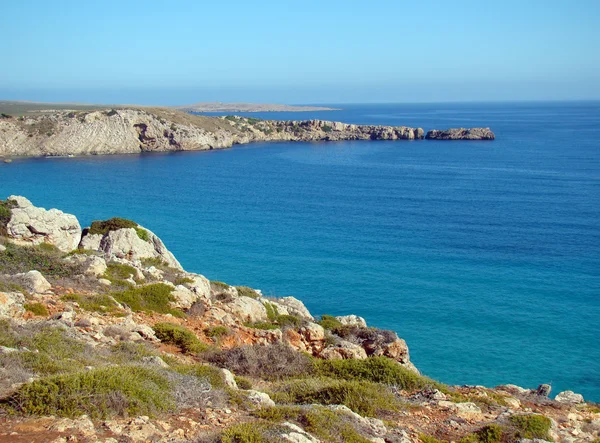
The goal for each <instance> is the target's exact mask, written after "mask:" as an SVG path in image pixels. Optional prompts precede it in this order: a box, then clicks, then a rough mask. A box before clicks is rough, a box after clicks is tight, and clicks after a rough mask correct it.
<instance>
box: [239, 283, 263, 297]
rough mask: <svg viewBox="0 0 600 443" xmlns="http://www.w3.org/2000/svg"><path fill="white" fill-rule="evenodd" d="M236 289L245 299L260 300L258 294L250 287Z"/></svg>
mask: <svg viewBox="0 0 600 443" xmlns="http://www.w3.org/2000/svg"><path fill="white" fill-rule="evenodd" d="M235 289H237V291H238V294H239V295H241V296H243V297H250V298H258V292H256V291H255V290H254V289H252V288H249V287H248V286H236V287H235Z"/></svg>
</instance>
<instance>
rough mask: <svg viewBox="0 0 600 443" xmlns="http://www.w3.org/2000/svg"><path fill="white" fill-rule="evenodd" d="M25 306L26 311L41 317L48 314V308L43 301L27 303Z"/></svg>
mask: <svg viewBox="0 0 600 443" xmlns="http://www.w3.org/2000/svg"><path fill="white" fill-rule="evenodd" d="M23 307H24V308H25V310H26V311H29V312H31V313H32V314H34V315H39V316H40V317H47V316H48V308H46V305H44V304H42V303H25V304H24V305H23Z"/></svg>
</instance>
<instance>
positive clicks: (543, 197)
mask: <svg viewBox="0 0 600 443" xmlns="http://www.w3.org/2000/svg"><path fill="white" fill-rule="evenodd" d="M332 106H334V107H339V108H341V110H339V111H320V112H303V113H285V112H283V113H281V112H278V113H260V114H256V113H252V114H246V115H248V116H252V117H258V118H268V119H286V120H288V119H292V120H301V119H313V118H318V119H326V120H334V121H343V122H346V123H356V124H378V125H406V126H417V127H422V128H424V129H425V130H426V131H427V130H429V129H433V128H436V129H444V128H449V127H479V126H483V127H490V128H491V129H492V130H493V131H494V133H495V134H496V140H494V141H452V142H450V141H429V140H420V141H347V142H318V143H280V142H270V143H256V144H251V145H244V146H235V147H233V148H232V149H226V150H213V151H205V152H177V153H153V154H141V155H121V156H97V157H82V158H54V159H22V160H19V159H17V160H15V161H13V162H12V163H11V164H0V198H5V197H7V196H9V195H11V194H16V195H24V196H26V197H28V198H29V199H30V200H31V201H32V202H33V203H34V204H35V205H37V206H43V207H46V208H60V209H62V210H63V211H65V212H69V213H72V214H75V215H76V216H77V217H78V218H79V220H80V222H81V223H82V225H89V224H90V222H91V221H92V220H96V219H106V218H109V217H114V216H120V217H125V218H131V219H134V220H136V221H137V222H138V223H140V224H142V225H144V226H146V227H147V228H149V229H151V230H152V231H154V232H155V233H156V234H157V235H159V236H160V237H161V238H162V239H163V240H164V242H165V243H166V245H167V247H168V248H169V249H170V250H171V251H172V252H173V253H174V254H175V256H176V257H178V259H179V260H180V261H181V263H182V265H183V266H184V267H185V268H186V269H187V270H189V271H194V272H198V273H201V274H204V275H206V276H207V277H208V278H210V279H212V280H220V281H225V282H227V283H230V284H234V285H248V286H251V287H253V288H258V289H261V290H262V291H263V293H264V294H265V295H268V296H276V297H282V296H294V297H297V298H299V299H301V300H303V301H304V302H305V304H306V305H307V307H308V308H309V309H310V311H311V312H312V313H314V314H332V315H345V314H356V315H360V316H362V317H364V318H365V319H366V320H367V322H368V324H369V325H371V326H375V327H378V328H385V329H392V330H394V331H396V332H397V333H398V335H399V336H400V337H402V338H404V339H405V340H406V341H407V343H408V346H409V348H410V354H411V359H412V361H413V362H414V363H415V365H416V366H417V367H418V368H419V369H420V370H421V371H422V372H423V373H424V374H427V375H429V376H431V377H433V378H435V379H438V380H440V381H443V382H446V383H451V384H460V385H462V384H468V385H485V386H496V385H499V384H505V383H513V384H517V385H521V386H524V387H527V388H536V387H537V386H538V385H539V384H541V383H550V384H551V385H552V389H553V393H554V394H556V393H558V392H559V391H562V390H567V389H569V390H573V391H575V392H578V393H581V394H583V395H584V397H585V398H586V399H588V400H591V401H596V402H600V102H548V103H541V102H532V103H441V104H431V103H428V104H368V105H359V104H357V105H348V104H345V105H332Z"/></svg>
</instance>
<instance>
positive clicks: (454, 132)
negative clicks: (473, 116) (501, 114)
mask: <svg viewBox="0 0 600 443" xmlns="http://www.w3.org/2000/svg"><path fill="white" fill-rule="evenodd" d="M425 138H426V139H427V140H494V139H495V138H496V136H495V135H494V133H493V132H492V131H491V130H490V128H450V129H446V130H438V129H433V130H431V131H428V132H427V135H426V136H425Z"/></svg>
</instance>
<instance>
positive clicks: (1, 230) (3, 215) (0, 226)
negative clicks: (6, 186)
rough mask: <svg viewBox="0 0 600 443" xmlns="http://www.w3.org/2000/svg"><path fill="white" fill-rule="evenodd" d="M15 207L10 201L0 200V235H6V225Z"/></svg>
mask: <svg viewBox="0 0 600 443" xmlns="http://www.w3.org/2000/svg"><path fill="white" fill-rule="evenodd" d="M16 206H17V203H16V202H14V201H12V200H0V235H6V234H7V232H6V225H8V222H9V221H10V219H11V217H12V213H11V210H12V209H13V208H14V207H16Z"/></svg>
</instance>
